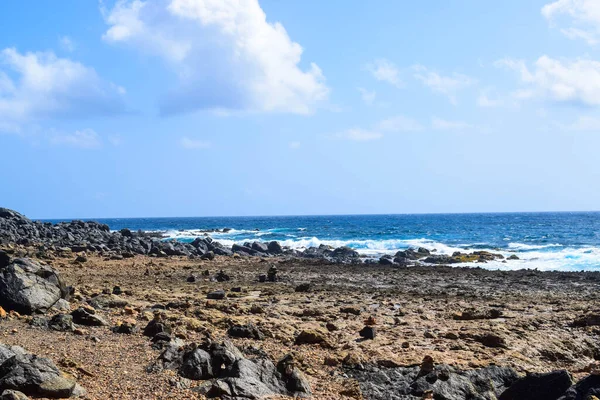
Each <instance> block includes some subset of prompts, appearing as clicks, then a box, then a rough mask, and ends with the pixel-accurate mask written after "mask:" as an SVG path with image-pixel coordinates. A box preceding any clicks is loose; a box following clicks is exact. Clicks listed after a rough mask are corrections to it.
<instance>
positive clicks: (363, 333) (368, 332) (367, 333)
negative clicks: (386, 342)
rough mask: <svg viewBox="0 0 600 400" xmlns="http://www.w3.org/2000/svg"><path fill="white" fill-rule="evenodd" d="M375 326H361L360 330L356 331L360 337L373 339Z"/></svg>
mask: <svg viewBox="0 0 600 400" xmlns="http://www.w3.org/2000/svg"><path fill="white" fill-rule="evenodd" d="M375 333H376V330H375V327H373V326H365V327H364V328H362V329H361V330H360V332H358V334H359V335H360V337H362V338H363V339H368V340H373V339H375Z"/></svg>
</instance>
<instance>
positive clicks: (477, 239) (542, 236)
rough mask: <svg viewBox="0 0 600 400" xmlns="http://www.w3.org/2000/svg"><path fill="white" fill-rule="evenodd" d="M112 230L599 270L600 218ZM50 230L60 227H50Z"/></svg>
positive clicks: (142, 224) (288, 221)
mask: <svg viewBox="0 0 600 400" xmlns="http://www.w3.org/2000/svg"><path fill="white" fill-rule="evenodd" d="M98 221H99V222H102V223H105V224H107V225H108V226H109V227H110V228H111V229H113V230H118V229H121V228H129V229H132V230H138V229H141V230H144V231H161V232H163V233H164V234H165V236H166V237H169V238H174V239H177V240H181V241H191V240H193V238H195V237H197V236H200V235H203V234H204V232H203V231H204V230H209V229H222V228H230V229H231V231H229V232H227V233H220V232H219V233H210V236H212V237H213V238H214V239H215V240H218V241H220V242H222V243H223V244H227V245H231V244H233V243H243V242H246V241H254V240H259V241H271V240H277V241H280V242H281V243H282V244H283V245H285V246H290V247H293V248H306V247H310V246H318V245H320V244H328V245H331V246H335V247H337V246H342V245H345V246H349V247H352V248H354V249H356V250H357V251H359V252H361V253H363V254H366V255H370V256H378V255H381V254H386V253H387V254H393V253H395V252H396V251H398V250H402V249H407V248H409V247H417V246H421V247H425V248H428V249H429V250H434V249H435V250H436V251H437V252H438V253H443V254H451V253H453V252H454V251H465V250H494V251H500V252H502V253H503V254H505V255H510V254H516V255H517V256H518V257H519V258H520V260H519V261H510V262H507V263H501V262H493V263H488V264H485V265H481V264H478V265H479V266H484V267H489V268H494V269H518V268H537V269H540V270H570V271H574V270H600V212H573V213H498V214H406V215H336V216H283V217H198V218H196V217H194V218H107V219H98ZM51 222H58V221H57V220H51Z"/></svg>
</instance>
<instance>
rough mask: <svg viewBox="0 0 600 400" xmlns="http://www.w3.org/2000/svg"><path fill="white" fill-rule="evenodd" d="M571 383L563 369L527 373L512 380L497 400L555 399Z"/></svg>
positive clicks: (569, 377)
mask: <svg viewBox="0 0 600 400" xmlns="http://www.w3.org/2000/svg"><path fill="white" fill-rule="evenodd" d="M572 384H573V382H572V380H571V376H570V375H569V373H568V372H567V371H564V370H562V371H554V372H549V373H547V374H529V375H527V376H525V377H523V378H521V379H519V380H517V381H516V382H514V383H513V384H512V385H511V386H510V387H509V388H508V389H506V390H505V391H504V392H503V393H502V394H501V395H500V397H499V399H498V400H556V399H558V398H559V397H561V395H563V394H564V393H565V392H566V391H567V389H569V387H571V385H572ZM584 398H585V397H582V399H584Z"/></svg>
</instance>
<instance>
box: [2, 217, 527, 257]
mask: <svg viewBox="0 0 600 400" xmlns="http://www.w3.org/2000/svg"><path fill="white" fill-rule="evenodd" d="M227 230H228V228H224V229H221V230H217V229H215V230H208V231H204V232H205V235H204V236H201V237H197V238H196V239H195V240H193V241H192V242H191V243H184V242H180V241H177V240H165V239H164V238H163V237H162V235H161V234H160V233H156V232H151V233H149V232H143V231H137V232H136V231H131V230H129V229H126V228H125V229H121V230H120V231H111V230H110V228H109V227H108V225H105V224H100V223H98V222H95V221H79V220H75V221H71V222H61V223H58V224H51V223H47V222H39V221H32V220H30V219H28V218H27V217H25V216H23V215H21V214H19V213H18V212H16V211H13V210H9V209H6V208H0V244H10V243H14V244H19V245H23V246H37V247H38V254H37V255H38V256H39V257H40V258H44V257H45V256H46V255H47V253H48V251H50V252H59V253H65V252H66V253H68V252H72V253H81V252H95V253H98V254H100V255H102V256H104V257H108V258H111V259H123V258H131V257H133V256H135V255H147V256H151V257H163V258H164V257H169V256H185V257H189V258H191V259H194V258H201V259H202V258H204V259H212V258H213V257H214V256H215V255H218V256H233V255H238V256H244V257H287V258H308V259H318V260H321V261H323V262H330V263H344V264H360V263H377V262H378V263H379V264H383V265H397V266H403V267H406V266H413V265H419V264H426V265H427V264H434V265H446V264H456V263H473V262H477V263H485V262H487V261H493V260H504V256H503V255H501V254H498V253H491V252H487V251H474V252H472V253H461V252H457V253H454V254H452V255H441V254H435V252H430V251H429V250H427V249H425V248H417V249H408V250H403V251H398V252H397V253H396V254H395V256H391V255H385V256H383V257H381V258H380V259H379V260H378V261H376V260H373V259H365V258H362V257H361V256H360V254H359V253H358V252H357V251H355V250H353V249H351V248H349V247H345V246H343V247H338V248H333V247H331V246H326V245H320V246H319V247H309V248H307V249H305V250H303V251H299V250H296V249H291V248H288V247H284V246H281V244H280V243H279V242H277V241H271V242H268V243H265V242H258V241H255V242H247V243H244V244H233V245H232V246H231V247H226V246H224V245H222V244H221V243H219V242H218V241H215V240H213V239H212V238H211V237H210V236H209V233H212V232H223V231H225V232H226V231H227ZM514 259H518V257H517V256H516V255H515V256H511V257H509V258H508V260H514Z"/></svg>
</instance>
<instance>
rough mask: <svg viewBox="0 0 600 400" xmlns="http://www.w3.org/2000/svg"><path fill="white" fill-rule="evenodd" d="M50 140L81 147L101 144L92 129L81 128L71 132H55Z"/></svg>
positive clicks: (88, 147)
mask: <svg viewBox="0 0 600 400" xmlns="http://www.w3.org/2000/svg"><path fill="white" fill-rule="evenodd" d="M50 142H51V143H53V144H59V145H66V146H71V147H78V148H81V149H95V148H99V147H101V146H102V141H101V140H100V137H99V136H98V134H97V133H96V132H95V131H94V130H93V129H83V130H80V131H76V132H75V133H72V134H55V135H53V136H51V137H50Z"/></svg>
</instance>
